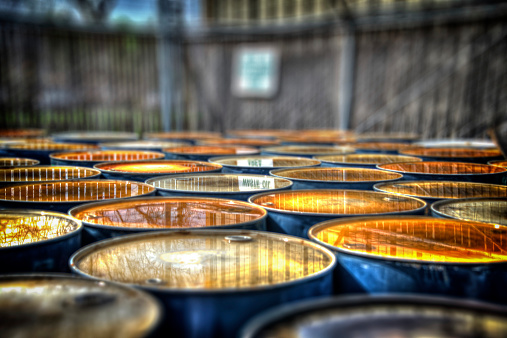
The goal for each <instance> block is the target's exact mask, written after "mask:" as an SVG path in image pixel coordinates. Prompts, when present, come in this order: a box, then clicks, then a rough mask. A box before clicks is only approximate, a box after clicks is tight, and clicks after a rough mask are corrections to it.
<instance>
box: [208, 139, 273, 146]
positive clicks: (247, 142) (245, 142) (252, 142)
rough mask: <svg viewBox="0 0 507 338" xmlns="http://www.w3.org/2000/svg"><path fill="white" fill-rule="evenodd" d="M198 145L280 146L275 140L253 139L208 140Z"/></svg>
mask: <svg viewBox="0 0 507 338" xmlns="http://www.w3.org/2000/svg"><path fill="white" fill-rule="evenodd" d="M199 144H200V145H214V146H216V145H235V146H249V147H269V146H276V145H279V144H280V141H277V140H266V139H255V138H221V139H209V140H203V141H200V142H199Z"/></svg>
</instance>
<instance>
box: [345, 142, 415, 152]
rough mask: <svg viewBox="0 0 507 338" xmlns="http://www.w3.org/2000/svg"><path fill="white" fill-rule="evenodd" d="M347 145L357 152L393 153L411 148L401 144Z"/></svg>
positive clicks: (361, 143) (362, 143)
mask: <svg viewBox="0 0 507 338" xmlns="http://www.w3.org/2000/svg"><path fill="white" fill-rule="evenodd" d="M349 145H350V146H351V147H354V148H355V149H357V150H378V151H382V150H383V151H385V150H391V151H395V150H403V149H410V148H412V145H411V144H409V143H402V142H358V143H354V144H349Z"/></svg>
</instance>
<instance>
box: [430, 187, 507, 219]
mask: <svg viewBox="0 0 507 338" xmlns="http://www.w3.org/2000/svg"><path fill="white" fill-rule="evenodd" d="M431 213H432V214H433V216H439V217H446V218H455V219H460V220H465V221H478V222H484V223H491V224H496V225H507V193H506V194H505V197H504V198H465V199H457V200H444V201H439V202H435V203H433V204H432V205H431Z"/></svg>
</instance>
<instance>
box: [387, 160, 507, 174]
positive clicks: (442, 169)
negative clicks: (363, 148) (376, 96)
mask: <svg viewBox="0 0 507 338" xmlns="http://www.w3.org/2000/svg"><path fill="white" fill-rule="evenodd" d="M378 168H379V169H384V170H391V171H396V172H400V173H420V174H435V175H457V174H461V175H477V174H498V173H505V172H507V169H505V168H501V167H495V166H492V165H488V164H478V163H462V162H444V161H434V162H416V163H413V162H404V163H386V164H381V165H378Z"/></svg>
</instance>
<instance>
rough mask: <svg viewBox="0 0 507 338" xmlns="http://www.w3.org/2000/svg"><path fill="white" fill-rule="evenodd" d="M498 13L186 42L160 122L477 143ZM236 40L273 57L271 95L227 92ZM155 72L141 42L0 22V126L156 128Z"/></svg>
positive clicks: (501, 63)
mask: <svg viewBox="0 0 507 338" xmlns="http://www.w3.org/2000/svg"><path fill="white" fill-rule="evenodd" d="M502 9H503V10H505V8H504V7H502ZM500 12H501V11H499V13H500ZM497 14H498V13H497ZM495 15H496V14H495ZM505 15H507V14H506V13H504V16H502V14H501V13H500V15H499V16H496V19H495V18H489V19H487V20H486V19H482V20H476V21H474V22H466V23H465V22H461V23H457V21H456V20H454V21H453V22H454V23H451V21H449V20H447V21H446V22H448V23H445V24H438V25H436V24H435V22H436V21H435V22H434V21H432V19H427V18H426V19H425V23H427V24H428V25H425V26H422V25H415V24H414V25H410V26H409V25H408V21H407V20H405V21H403V22H404V25H403V26H401V25H394V26H393V25H391V26H390V28H389V29H387V28H385V27H387V26H376V27H377V28H375V29H374V28H373V27H374V26H373V24H372V23H371V22H369V23H365V22H366V21H361V20H359V21H358V29H357V30H356V31H355V33H353V36H354V42H353V43H352V44H350V41H349V40H347V39H348V38H347V36H346V35H345V34H344V33H343V31H342V30H341V29H338V28H337V29H335V28H333V27H334V26H332V25H324V24H323V25H321V26H319V27H316V26H315V27H313V28H309V29H304V30H301V32H300V33H290V34H289V33H287V34H285V33H284V34H276V35H268V34H266V32H265V31H262V30H263V29H265V27H264V26H262V27H260V28H257V31H255V29H256V28H255V27H254V28H253V30H252V31H245V32H244V33H242V34H238V32H240V31H241V30H240V29H239V30H238V32H234V31H233V30H231V29H227V28H225V30H223V31H222V30H220V29H221V28H217V29H216V30H212V31H211V32H206V31H205V32H204V33H205V34H204V35H199V37H198V38H197V39H196V38H195V36H194V35H191V36H190V38H188V39H186V41H185V42H184V44H183V49H182V50H183V55H184V56H185V57H184V62H183V65H182V66H181V67H183V68H184V69H185V72H184V73H185V74H184V76H185V78H184V80H185V81H182V83H178V87H177V88H176V89H177V90H178V91H181V93H182V97H181V99H182V101H183V102H184V104H183V105H184V108H183V111H184V112H183V113H181V115H180V113H179V112H176V115H177V116H173V117H172V119H173V120H175V121H177V122H178V121H179V122H178V123H176V127H178V128H179V127H180V126H182V127H183V128H184V129H204V130H213V131H225V130H227V129H239V128H287V129H299V128H333V127H343V126H344V123H346V122H347V121H350V124H349V127H350V128H351V129H355V130H358V131H361V132H364V131H406V132H417V133H421V134H422V135H423V136H424V137H481V136H485V131H486V130H487V129H488V128H489V127H491V126H492V125H494V124H495V123H498V122H501V121H503V120H505V119H506V116H507V96H506V95H505V93H506V92H507V81H506V79H507V67H506V66H505V55H507V24H506V23H505V20H504V18H505ZM415 18H418V17H415ZM476 19H477V18H476ZM435 20H437V19H435ZM394 22H396V20H394ZM391 24H393V22H391ZM382 27H383V28H382ZM399 27H403V28H399ZM223 32H226V34H223ZM252 32H254V33H252ZM255 32H256V33H255ZM259 32H261V33H262V34H258V33H259ZM207 33H209V34H207ZM245 43H247V44H253V45H270V46H275V47H277V48H279V50H280V52H281V73H280V89H279V91H278V93H277V95H276V96H275V97H274V98H272V99H249V98H238V97H236V96H234V95H232V94H231V75H232V69H231V68H232V63H233V62H232V60H233V53H234V50H235V48H236V47H238V46H240V45H243V44H245ZM351 45H352V46H355V53H352V54H350V55H352V57H353V58H354V60H355V62H354V63H355V67H354V70H355V71H353V72H352V73H351V74H352V77H351V78H350V81H345V82H343V79H344V78H345V79H347V77H346V76H342V75H343V73H342V71H343V69H344V68H343V64H342V60H341V59H342V56H346V55H347V53H343V49H344V48H346V46H351ZM157 64H158V63H157V46H156V38H155V37H154V36H153V35H150V34H134V33H120V32H116V33H111V32H109V33H100V32H99V33H97V32H95V33H92V32H87V31H77V30H69V29H63V28H59V29H56V28H54V27H53V28H52V27H46V26H34V25H28V24H20V23H6V22H0V124H1V125H2V126H12V127H29V126H30V127H43V128H47V129H50V130H53V131H54V130H66V129H81V130H86V129H88V130H100V129H102V130H104V129H110V130H127V131H136V132H140V131H157V130H161V129H162V119H161V118H160V95H159V79H158V76H159V75H160V72H159V71H158V69H157ZM344 83H345V84H347V85H348V86H350V90H351V91H352V97H353V101H352V106H351V114H350V119H347V118H344V117H343V112H341V111H340V109H342V108H343V106H342V103H343V102H342V101H341V100H342V99H343V97H345V95H346V91H343V88H344Z"/></svg>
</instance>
